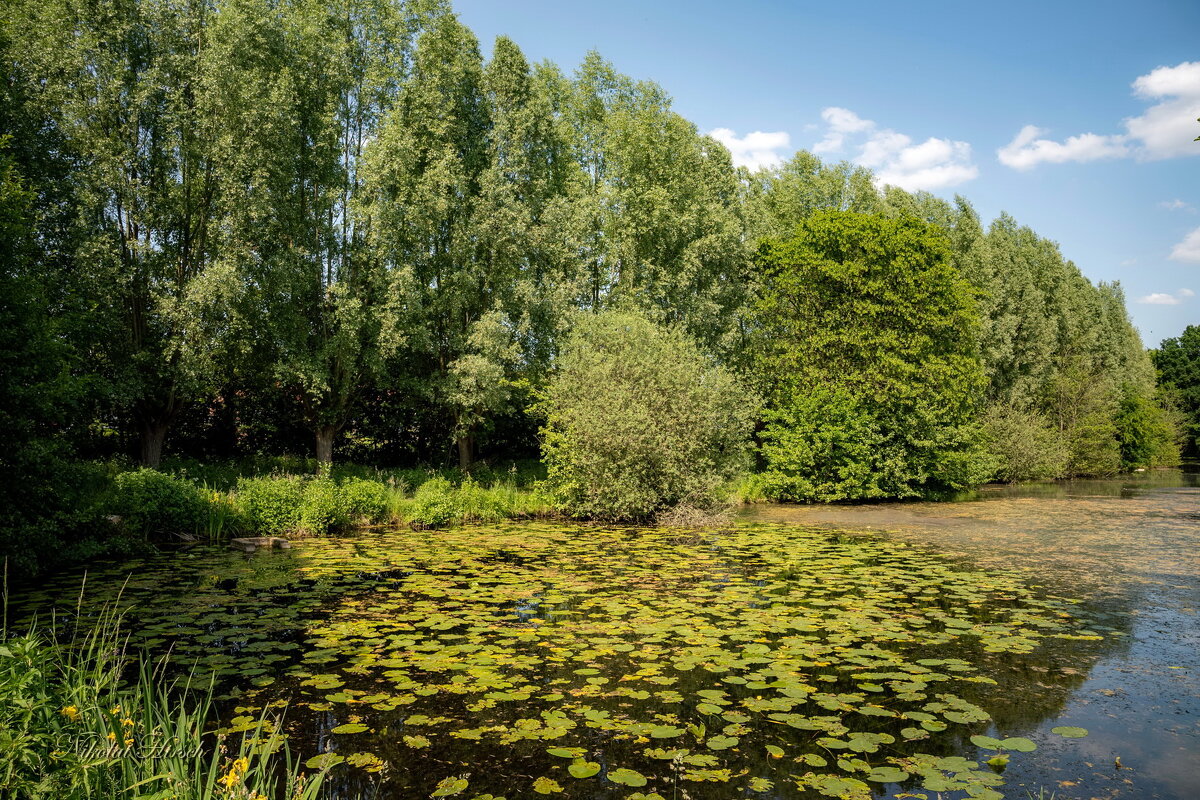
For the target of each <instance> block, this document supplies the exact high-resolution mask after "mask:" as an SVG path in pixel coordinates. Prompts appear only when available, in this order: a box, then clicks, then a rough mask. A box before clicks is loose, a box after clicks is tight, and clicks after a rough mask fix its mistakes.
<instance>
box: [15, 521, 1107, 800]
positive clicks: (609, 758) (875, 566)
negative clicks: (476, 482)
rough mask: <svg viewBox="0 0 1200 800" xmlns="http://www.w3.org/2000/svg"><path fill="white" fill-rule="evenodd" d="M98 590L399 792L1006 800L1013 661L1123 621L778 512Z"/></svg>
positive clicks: (562, 530)
mask: <svg viewBox="0 0 1200 800" xmlns="http://www.w3.org/2000/svg"><path fill="white" fill-rule="evenodd" d="M72 582H73V584H72ZM72 585H73V589H72ZM78 590H79V578H78V576H74V577H69V576H64V577H62V578H60V579H58V581H57V582H55V583H51V584H49V585H47V586H44V587H41V588H40V589H39V590H38V591H37V592H33V593H26V597H25V598H24V603H23V605H26V606H27V607H28V608H36V609H40V610H41V613H43V614H44V613H45V610H46V609H47V608H48V607H49V606H50V605H52V604H53V603H54V602H55V599H56V598H57V599H58V602H59V603H60V612H61V611H64V610H65V608H66V607H69V606H74V604H75V597H74V596H75V595H76V594H78ZM83 598H84V599H83V605H82V614H83V615H84V617H85V618H86V615H87V614H88V613H89V609H91V608H97V607H99V606H100V605H102V604H104V603H106V602H114V601H116V602H119V603H120V605H121V607H122V608H124V609H126V613H127V620H128V622H129V624H130V627H131V629H132V642H133V643H134V644H135V645H137V646H144V647H146V648H148V649H149V650H150V651H152V652H156V653H157V652H166V651H168V650H169V651H170V653H171V658H172V660H173V662H174V663H175V664H176V665H179V667H180V668H181V669H184V668H186V669H188V670H192V671H195V672H196V673H198V674H199V676H200V677H201V678H203V677H204V676H206V675H213V676H215V678H216V680H217V681H218V685H219V686H220V687H221V689H220V691H221V692H222V693H223V701H224V704H225V715H224V723H225V725H226V729H233V730H236V729H238V728H239V727H246V726H250V725H252V724H253V723H254V722H255V721H256V720H257V719H258V715H260V714H261V713H264V710H265V711H267V712H269V713H277V714H279V715H281V718H280V721H279V724H280V725H281V726H283V727H284V728H285V729H286V730H287V732H288V733H289V737H290V740H291V742H292V745H293V748H294V749H296V750H298V751H299V752H301V753H302V754H303V758H304V759H306V761H307V763H308V764H309V766H310V767H311V768H313V769H317V768H321V767H331V768H332V774H331V782H330V786H331V787H334V789H335V790H336V791H337V792H344V793H350V792H356V791H361V792H363V793H364V794H365V795H367V796H371V795H374V794H375V793H378V796H379V797H387V798H414V797H462V798H498V797H507V798H510V800H511V799H512V798H523V797H540V796H551V797H554V796H557V797H570V798H593V797H595V798H628V799H629V800H635V798H677V797H690V798H701V797H712V798H727V797H751V798H752V797H764V798H765V797H822V796H824V797H840V798H867V797H871V796H873V795H878V794H881V793H884V792H886V793H889V794H890V795H891V796H893V797H903V796H909V797H922V796H925V797H928V798H934V797H937V796H940V797H942V798H955V797H975V798H981V799H984V800H988V799H991V800H995V799H996V798H1000V797H1002V791H1003V784H1004V777H1003V772H1004V769H1005V766H1006V765H1007V764H1008V763H1009V761H1010V759H1011V760H1012V761H1014V762H1015V761H1017V760H1018V759H1021V758H1028V757H1030V756H1029V755H1028V754H1029V753H1030V751H1032V750H1034V749H1035V747H1036V745H1035V744H1034V742H1032V741H1030V740H1029V739H1025V738H1021V737H1019V736H1009V735H1008V734H1009V732H1008V731H1004V730H997V729H996V726H995V725H994V724H993V723H992V719H991V716H990V714H989V711H988V710H987V709H988V707H989V705H991V704H992V703H993V701H997V700H1000V699H1003V701H1004V702H1006V703H1012V702H1013V697H1011V696H1010V695H1011V693H1012V692H1014V691H1022V692H1028V693H1029V699H1028V702H1030V703H1035V704H1036V703H1037V702H1040V701H1041V699H1040V698H1039V696H1038V694H1037V689H1036V687H1035V686H1034V685H1033V684H1031V683H1029V682H1025V683H1019V682H1017V681H1016V680H1015V678H1014V676H1018V675H1021V674H1025V673H1026V672H1027V670H1028V669H1030V668H1033V669H1037V666H1036V665H1037V664H1038V663H1040V661H1039V659H1044V658H1045V657H1046V655H1047V654H1048V653H1050V654H1053V655H1054V656H1055V657H1056V658H1063V657H1066V658H1074V659H1078V660H1079V661H1080V663H1081V664H1082V663H1083V662H1084V661H1086V660H1088V659H1091V658H1093V657H1094V652H1095V648H1096V647H1098V646H1100V645H1099V644H1098V643H1099V642H1100V641H1101V640H1102V639H1104V638H1106V637H1111V636H1113V635H1117V634H1119V632H1118V631H1115V630H1113V629H1111V628H1106V627H1104V626H1102V625H1099V624H1095V623H1088V622H1087V621H1086V618H1085V617H1084V615H1083V614H1082V612H1081V610H1080V608H1081V607H1080V606H1079V605H1078V604H1076V603H1074V602H1073V601H1071V600H1070V599H1067V598H1059V597H1054V596H1049V595H1046V594H1044V593H1041V592H1038V591H1036V590H1034V589H1031V588H1030V587H1028V586H1027V585H1026V584H1025V583H1024V582H1023V580H1022V579H1021V578H1020V577H1019V576H1017V575H1016V574H1011V573H1006V572H1000V571H980V570H978V569H971V568H968V567H965V566H962V565H960V564H956V563H954V562H951V561H948V560H944V559H940V558H938V557H936V556H935V555H932V554H931V553H930V552H929V551H927V550H924V549H921V548H919V547H915V546H911V545H906V544H904V543H902V542H895V541H888V540H884V539H875V538H864V537H847V536H843V535H839V534H837V533H835V532H830V531H827V530H819V529H812V528H803V527H796V526H790V525H779V524H739V525H737V526H734V527H732V528H730V529H727V530H718V531H702V532H696V531H687V530H678V529H644V528H639V529H609V528H594V527H583V526H565V525H561V524H550V523H535V524H527V523H526V524H521V523H510V524H501V525H495V526H487V527H469V528H461V529H454V530H450V531H425V532H412V531H407V530H403V531H389V532H385V533H372V534H364V535H360V536H356V537H348V538H340V539H315V540H307V541H301V542H297V546H296V547H295V548H294V549H292V550H290V551H275V552H263V553H256V554H253V555H243V554H233V553H229V552H223V551H218V550H211V549H197V550H192V551H187V552H181V553H172V554H164V555H162V556H158V557H155V558H150V559H145V560H141V561H138V562H125V563H123V564H119V565H113V566H112V567H111V568H107V569H105V570H102V571H96V570H93V571H92V572H91V573H89V575H88V576H87V586H86V589H85V590H84V592H83ZM118 598H119V600H118ZM1042 671H1043V672H1044V670H1042ZM1002 695H1003V697H1002V698H1001V696H1002ZM1051 711H1052V710H1048V712H1047V713H1050V712H1051ZM1081 730H1082V729H1073V730H1070V731H1067V732H1065V733H1063V736H1076V737H1078V736H1082V735H1085V734H1086V731H1083V732H1082V733H1081V732H1080V731H1081ZM985 734H988V735H985Z"/></svg>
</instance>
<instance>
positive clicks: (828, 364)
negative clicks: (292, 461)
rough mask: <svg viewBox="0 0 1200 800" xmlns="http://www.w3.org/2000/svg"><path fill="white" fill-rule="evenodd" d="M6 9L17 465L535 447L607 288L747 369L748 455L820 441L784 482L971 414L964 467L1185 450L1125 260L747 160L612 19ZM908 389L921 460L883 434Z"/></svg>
mask: <svg viewBox="0 0 1200 800" xmlns="http://www.w3.org/2000/svg"><path fill="white" fill-rule="evenodd" d="M0 24H2V27H0V51H2V52H3V54H4V66H5V75H4V82H3V87H2V91H3V93H4V97H3V98H2V102H0V124H2V126H3V129H2V130H3V137H4V138H3V140H2V145H0V178H2V180H3V183H2V184H0V210H2V214H0V216H2V219H0V225H2V226H3V248H4V252H3V256H4V261H5V264H6V266H5V270H4V275H3V281H4V285H3V287H0V289H3V298H2V299H0V303H3V309H2V313H3V319H2V320H0V323H2V324H0V330H3V334H2V335H3V336H4V337H5V339H6V342H5V349H4V361H5V364H4V366H5V369H4V370H3V372H4V377H3V378H2V379H0V380H3V381H4V384H5V385H4V396H5V397H4V401H3V403H4V408H3V410H2V412H0V413H2V414H3V417H4V419H3V420H2V421H0V424H3V425H4V427H5V429H6V430H7V431H8V435H9V436H11V437H12V440H13V441H14V443H15V447H13V448H10V452H9V455H8V456H7V458H6V460H7V461H8V462H9V464H8V467H9V469H11V470H12V471H13V474H17V473H20V474H22V475H26V476H29V475H36V474H38V469H39V468H38V466H37V465H38V464H43V463H45V462H46V461H47V460H48V459H50V458H52V457H57V456H73V457H78V456H84V457H88V456H104V455H110V454H112V453H118V452H129V453H133V454H136V456H137V457H138V458H139V459H140V460H141V462H142V463H144V464H147V465H156V464H158V463H159V461H160V459H161V458H162V455H163V452H164V448H167V449H174V450H175V451H176V452H186V453H191V454H195V455H201V456H209V457H224V456H231V455H238V454H243V453H248V452H279V451H285V450H291V451H295V450H298V449H301V448H304V449H308V448H311V452H313V453H314V454H315V456H316V457H317V458H318V459H320V460H322V461H329V460H331V459H332V458H333V457H334V455H335V453H337V454H338V455H339V457H344V458H352V459H355V460H361V461H369V462H370V461H374V462H380V463H382V462H390V463H399V462H419V461H424V462H431V463H443V462H446V461H449V460H454V461H457V463H458V464H459V465H461V466H462V467H467V466H469V465H470V464H471V463H472V461H473V460H474V459H476V458H479V457H481V456H483V457H495V456H497V455H500V454H506V455H513V454H518V455H523V454H530V453H536V451H537V448H538V434H537V432H538V426H539V422H538V420H537V419H536V418H535V416H533V415H531V414H530V413H529V411H528V409H529V408H530V406H531V405H532V404H533V403H534V401H535V400H536V398H537V397H538V395H539V392H541V391H542V390H543V388H544V387H545V386H546V384H547V381H548V379H549V377H550V376H551V375H552V374H553V373H554V371H555V368H556V361H557V358H558V351H559V348H560V347H561V346H562V343H563V342H564V341H566V337H567V336H568V334H569V333H570V331H571V330H572V329H573V328H574V327H575V326H576V323H577V321H578V320H579V319H580V315H587V314H592V313H594V312H599V311H604V310H609V309H625V310H636V311H637V313H638V314H640V315H643V316H644V317H645V318H647V319H648V320H650V321H652V322H653V323H655V324H657V325H661V326H666V327H669V328H671V329H673V330H676V331H678V332H679V333H680V334H681V335H684V336H686V337H687V338H688V339H689V340H690V341H691V342H693V343H695V345H696V346H697V347H698V348H699V349H700V351H701V352H703V353H704V354H705V357H706V358H709V359H711V360H712V361H713V363H715V364H719V365H721V366H722V368H724V369H727V370H729V371H731V372H732V373H735V374H737V375H739V376H741V380H742V381H743V384H744V385H745V387H746V390H747V392H754V393H756V394H758V395H761V396H762V398H763V399H764V401H765V408H766V411H765V416H764V418H763V421H762V422H761V423H760V424H759V431H758V433H759V434H760V438H761V440H762V442H763V444H764V450H763V456H762V458H763V459H764V463H767V465H768V466H769V465H770V463H775V462H772V458H774V456H772V455H771V454H772V453H775V454H776V455H777V456H778V457H779V458H781V459H783V462H787V461H788V459H792V460H793V461H794V460H795V459H796V458H799V459H800V462H803V463H807V464H808V465H809V466H806V467H797V466H796V464H795V463H794V464H793V465H792V467H789V468H787V469H783V471H782V472H780V473H779V476H783V477H779V476H777V478H778V485H777V494H778V496H781V497H794V498H796V499H839V498H842V497H873V496H903V495H905V494H911V493H913V492H914V491H918V489H919V487H921V486H928V485H932V484H929V481H930V480H933V482H934V483H938V485H941V483H939V481H940V479H938V480H934V479H933V478H928V476H929V475H930V474H932V473H930V470H934V471H935V472H936V471H937V470H939V469H942V468H943V467H944V466H945V464H946V463H947V458H949V455H950V454H953V453H958V454H962V453H965V452H967V451H970V452H971V453H975V454H976V455H977V456H979V457H978V458H976V457H975V456H972V458H970V459H967V460H966V461H963V460H962V459H958V461H957V462H956V463H959V464H960V466H961V467H962V469H959V471H958V473H956V474H957V477H955V478H953V479H952V480H950V479H947V481H945V482H944V483H945V484H946V486H957V485H960V484H967V483H970V482H977V481H979V480H986V479H988V478H999V479H1004V480H1021V479H1026V478H1036V477H1057V476H1066V475H1081V474H1108V473H1111V472H1115V471H1117V470H1119V469H1129V468H1133V467H1137V466H1148V465H1152V464H1158V463H1166V462H1169V461H1171V460H1172V459H1173V458H1174V450H1175V445H1176V434H1175V428H1176V427H1177V423H1178V420H1177V416H1178V412H1177V411H1175V410H1174V407H1173V406H1172V404H1171V402H1170V400H1169V398H1166V397H1165V396H1164V395H1163V393H1162V392H1160V391H1159V390H1158V389H1157V388H1156V384H1155V371H1154V367H1153V364H1152V363H1151V361H1150V358H1149V357H1148V355H1147V353H1146V351H1145V350H1144V348H1143V346H1142V343H1141V341H1140V339H1139V337H1138V334H1137V332H1136V330H1135V329H1134V328H1133V326H1132V324H1131V323H1130V321H1129V318H1128V315H1127V313H1126V309H1125V304H1124V298H1123V295H1122V293H1121V289H1120V287H1119V286H1117V285H1115V284H1104V283H1101V284H1099V285H1095V284H1092V283H1091V282H1090V281H1089V280H1088V279H1087V278H1086V277H1084V275H1083V274H1082V273H1081V272H1080V270H1079V269H1078V268H1077V267H1076V266H1075V265H1074V264H1072V263H1071V262H1070V261H1069V260H1067V259H1065V258H1064V257H1063V255H1062V254H1061V252H1060V251H1059V249H1058V247H1057V246H1056V245H1055V244H1054V243H1053V242H1052V241H1050V240H1048V239H1045V238H1043V237H1041V236H1039V235H1038V234H1037V233H1035V232H1034V231H1032V230H1030V229H1029V228H1027V227H1023V226H1021V225H1019V224H1018V223H1017V222H1016V221H1015V220H1014V219H1013V218H1011V217H1009V216H1007V215H1002V216H1001V217H1000V218H998V219H996V220H995V221H993V222H991V223H990V224H987V225H985V224H984V222H983V221H982V220H981V219H980V218H979V216H978V214H977V213H976V212H975V211H974V209H973V208H972V207H971V205H970V204H969V203H968V202H967V201H966V200H965V199H963V198H956V199H955V201H954V202H952V203H951V202H946V201H944V200H942V199H940V198H938V197H936V196H933V195H931V194H928V193H924V192H917V193H909V192H904V191H902V190H900V189H897V188H895V187H879V186H877V183H876V181H875V179H874V176H873V175H872V174H871V173H870V171H868V170H866V169H865V168H862V167H858V166H854V165H851V164H848V163H845V162H842V163H837V164H826V163H823V162H822V161H820V160H819V159H818V158H816V157H815V156H813V155H811V154H809V153H807V152H799V153H797V154H796V155H795V156H794V157H793V158H792V159H791V160H789V161H788V162H786V163H784V164H783V165H781V166H779V167H776V168H770V169H762V170H758V171H756V172H751V171H749V170H747V169H745V168H739V167H734V165H733V163H732V160H731V157H730V154H729V152H728V151H727V150H726V149H725V148H724V147H723V146H722V145H721V144H720V143H718V142H717V141H715V140H714V139H712V138H711V137H708V136H705V135H703V134H702V133H701V132H699V131H698V130H697V128H696V126H695V125H694V124H692V123H691V122H689V121H688V120H686V119H684V118H683V117H681V116H680V115H678V114H677V113H675V112H674V111H673V110H672V108H671V100H670V97H669V96H668V95H667V94H666V92H664V90H663V89H662V88H661V87H660V86H658V85H657V84H655V83H652V82H648V81H639V80H634V79H632V78H630V77H628V76H625V75H622V74H621V73H619V72H618V71H617V70H616V69H614V67H613V66H612V65H611V64H610V63H608V62H606V61H605V60H604V59H603V58H602V57H601V56H600V55H599V54H597V53H590V54H589V55H588V56H587V57H586V59H585V60H584V62H583V63H582V64H581V65H579V67H578V68H577V69H575V70H574V71H573V72H572V73H569V74H568V73H567V72H564V71H563V70H561V69H560V68H559V67H557V66H556V65H554V64H552V63H541V64H530V63H529V62H528V60H527V59H526V58H525V56H524V55H523V54H522V52H521V50H520V49H519V48H518V47H517V45H516V44H515V43H513V42H512V41H511V40H509V39H507V38H504V37H500V38H498V39H497V40H496V41H495V43H494V45H493V47H492V51H491V54H490V57H487V58H485V57H484V55H483V53H482V52H481V48H480V45H479V42H478V41H477V40H476V38H475V36H474V35H473V34H472V33H471V31H470V30H468V29H467V28H466V27H465V26H463V25H462V24H461V23H460V22H459V21H458V19H457V18H456V17H455V16H454V14H453V13H452V11H451V9H450V7H449V4H448V3H446V2H442V0H409V1H408V2H401V1H400V0H320V1H319V2H318V0H100V1H99V2H87V3H84V2H79V0H36V2H35V0H14V2H11V3H8V4H6V6H5V10H4V11H3V17H2V20H0ZM839 215H840V216H839ZM797 237H799V239H801V240H803V241H806V242H807V244H806V245H804V246H803V247H801V246H800V245H795V244H794V242H795V240H796V238H797ZM788 242H793V244H792V245H789V244H788ZM804 247H807V248H808V249H807V250H805V249H804ZM789 248H791V251H790V252H789ZM797 248H800V249H797ZM814 248H815V249H814ZM896 248H899V250H897V249H896ZM801 251H803V253H807V254H808V255H804V254H803V253H802V252H801ZM835 251H836V252H835ZM813 252H819V253H823V255H821V256H820V258H818V259H817V260H815V261H814V260H813V257H811V256H812V253H813ZM897 252H899V253H902V254H905V255H903V257H902V258H900V260H897V258H898V257H897V256H896V253H897ZM881 253H882V255H881ZM885 256H886V257H885ZM822 259H823V260H822ZM872 259H874V261H873V260H872ZM904 259H910V261H905V260H904ZM911 259H916V260H915V261H911ZM908 263H911V264H913V265H915V266H914V272H913V274H914V275H915V274H917V273H920V274H921V275H926V274H927V275H928V276H929V278H930V280H932V281H934V284H936V286H938V287H940V288H938V289H937V290H936V291H935V292H934V294H931V295H927V296H923V295H921V292H923V291H927V290H928V286H925V288H923V289H922V288H914V285H913V284H912V280H910V278H911V276H909V275H907V274H906V273H904V269H905V267H904V264H908ZM830 264H843V265H844V264H860V265H867V266H864V267H863V268H862V269H860V270H859V271H858V272H855V270H853V269H841V270H840V271H839V269H840V268H833V267H830ZM872 264H874V266H871V265H872ZM898 269H899V270H900V272H897V270H898ZM922 280H923V278H922ZM881 281H882V283H881ZM861 296H865V297H868V298H870V303H869V305H870V308H868V309H866V310H865V311H864V310H863V309H862V308H861V307H860V305H861V304H857V301H856V300H855V299H854V298H855V297H861ZM924 300H928V301H929V302H924ZM851 311H852V312H853V313H849V312H851ZM860 311H861V312H862V313H861V314H860V313H859V312H860ZM901 317H903V319H904V320H905V321H904V323H903V324H893V323H895V321H896V320H898V319H900V318H901ZM885 333H886V334H887V335H884V334H885ZM889 337H890V338H889ZM929 342H941V343H942V344H944V345H945V347H941V346H940V345H939V346H938V347H932V348H931V346H926V345H928V344H929ZM889 346H893V347H898V348H900V350H899V351H896V352H901V351H902V352H903V354H904V355H903V356H902V357H900V358H899V361H898V362H896V363H900V362H903V363H904V364H905V365H906V366H904V367H903V368H896V369H892V368H891V367H887V368H883V367H880V366H879V365H881V364H884V365H885V364H886V363H887V362H888V359H889V358H891V356H886V357H885V356H884V355H881V354H882V353H884V350H886V348H887V347H889ZM881 348H882V349H881ZM939 348H940V349H939ZM833 354H840V356H839V357H840V358H842V361H841V362H836V363H835V362H834V361H833V360H831V359H832V356H833ZM893 355H894V354H893ZM891 360H892V361H896V359H895V358H891ZM877 367H878V368H877ZM847 370H849V372H847ZM839 371H840V376H841V377H839V378H838V379H837V380H833V379H832V376H834V374H835V373H837V372H839ZM864 380H865V381H867V382H873V383H871V385H872V386H875V387H876V389H877V392H876V395H875V396H874V398H873V399H872V398H869V397H867V396H866V395H864V394H863V393H862V392H860V391H859V390H858V389H854V388H853V386H854V385H855V384H856V383H857V384H858V385H859V386H860V387H861V386H862V385H864ZM806 387H811V388H812V391H808V390H807V389H806ZM889 398H890V399H889ZM885 400H886V402H885ZM943 401H945V402H943ZM946 403H950V405H951V406H952V407H953V408H954V409H958V411H956V412H955V413H954V414H953V415H952V416H953V419H950V418H949V417H945V418H942V417H939V414H942V415H943V417H944V414H945V413H948V412H946ZM938 409H940V410H938ZM935 411H936V413H935ZM831 418H832V419H834V420H835V423H833V427H834V428H836V431H834V430H833V429H831V428H830V426H829V423H828V422H827V421H828V419H831ZM883 420H890V422H887V423H886V424H884V422H883ZM939 420H941V421H939ZM784 421H786V424H785V423H784ZM910 423H914V424H915V428H913V431H924V433H920V434H918V433H916V432H912V431H910V433H911V435H912V437H918V438H920V437H923V438H922V440H921V441H922V442H923V444H919V446H917V445H914V446H916V447H917V449H921V448H925V449H924V450H922V452H923V453H924V455H922V456H921V457H920V459H918V460H920V461H921V464H917V462H914V461H905V459H907V458H909V456H910V455H911V454H912V452H915V451H905V452H906V455H903V456H902V457H901V456H897V458H899V459H900V460H899V461H894V460H893V461H890V462H888V463H887V464H884V463H883V462H881V461H878V460H876V461H872V460H871V459H872V458H875V459H878V458H881V457H882V456H881V453H883V452H885V451H886V448H884V450H882V451H881V450H880V449H879V448H874V447H872V446H870V445H869V444H867V443H868V442H872V441H883V440H884V439H886V438H887V437H888V436H889V435H890V434H888V433H887V431H888V430H893V429H896V428H904V427H906V426H908V427H912V426H911V425H910ZM781 425H782V426H783V427H781ZM881 426H882V427H881ZM889 426H891V427H889ZM789 436H790V437H791V438H790V439H789ZM797 436H799V437H800V438H799V439H797V438H796V437H797ZM872 437H874V438H872ZM880 437H883V438H882V439H881V438H880ZM947 437H948V438H947ZM835 439H837V440H845V443H846V447H847V448H848V450H847V449H844V448H843V449H840V450H839V449H837V448H835V447H834V445H833V444H831V442H833V440H835ZM950 440H953V443H950ZM914 441H915V439H914ZM772 448H774V449H772ZM781 448H782V449H781ZM797 448H799V449H797ZM856 449H857V451H861V453H862V455H861V456H856V455H854V452H853V451H855V450H856ZM801 450H802V451H803V452H804V453H806V454H807V455H798V454H799V453H800V451H801ZM834 450H836V451H837V452H838V453H839V454H840V455H838V457H837V458H840V459H842V460H843V461H844V462H845V463H844V464H841V465H840V466H839V462H838V461H837V459H833V458H830V457H828V454H829V453H831V452H834ZM867 451H871V452H872V453H874V455H873V456H870V457H868V456H867V455H866V452H867ZM18 453H19V454H21V455H17V454H18ZM980 454H982V455H980ZM985 456H986V457H985ZM955 458H957V457H955ZM955 458H950V459H949V460H950V461H955ZM805 459H807V461H805ZM768 462H769V463H768ZM800 462H796V463H800ZM967 462H969V464H970V467H969V468H967ZM780 463H782V462H780ZM864 465H869V466H864ZM843 467H844V469H843ZM822 469H824V470H826V471H828V470H834V472H836V473H837V474H836V475H833V477H830V478H829V479H828V480H825V479H822V480H815V479H814V477H813V475H814V474H815V472H814V470H816V471H819V470H822ZM797 470H799V473H797ZM889 470H890V472H889ZM801 473H802V474H803V475H805V476H806V477H803V478H802V479H794V478H795V475H796V474H801ZM868 473H870V474H872V475H874V476H875V477H874V478H872V477H864V476H866V475H867V474H868ZM915 474H920V475H924V476H926V477H925V478H921V479H920V480H916V481H915V482H914V480H913V479H912V475H915ZM788 475H790V476H792V477H787V476H788ZM886 475H891V477H890V478H889V477H886ZM856 476H857V477H856ZM880 476H884V477H880ZM927 478H928V480H927ZM25 484H26V485H27V486H29V487H31V488H30V489H29V491H30V492H33V493H36V486H37V481H36V480H35V479H32V478H26V479H25ZM818 484H820V487H823V488H819V487H818ZM905 487H907V488H905ZM910 490H911V491H910Z"/></svg>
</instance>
